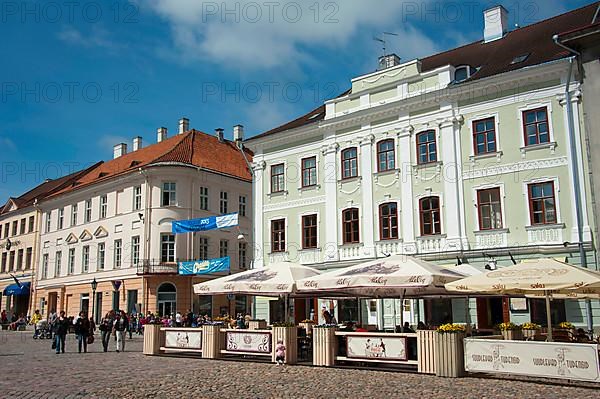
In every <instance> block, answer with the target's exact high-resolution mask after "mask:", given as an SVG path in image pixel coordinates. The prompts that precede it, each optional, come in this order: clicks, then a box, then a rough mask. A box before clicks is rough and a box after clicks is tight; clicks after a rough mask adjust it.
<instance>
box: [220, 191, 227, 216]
mask: <svg viewBox="0 0 600 399" xmlns="http://www.w3.org/2000/svg"><path fill="white" fill-rule="evenodd" d="M223 194H225V198H223ZM223 204H224V205H225V211H223V208H224V207H223ZM228 212H229V193H228V192H227V191H223V190H222V191H220V192H219V213H220V214H221V215H225V214H227V213H228Z"/></svg>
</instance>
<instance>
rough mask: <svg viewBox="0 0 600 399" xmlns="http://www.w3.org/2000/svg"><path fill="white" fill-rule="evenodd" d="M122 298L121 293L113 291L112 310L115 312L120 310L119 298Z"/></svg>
mask: <svg viewBox="0 0 600 399" xmlns="http://www.w3.org/2000/svg"><path fill="white" fill-rule="evenodd" d="M120 296H121V294H120V293H119V291H113V293H112V308H113V310H114V311H115V312H117V311H118V310H119V302H120V301H119V297H120Z"/></svg>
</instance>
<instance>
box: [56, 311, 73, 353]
mask: <svg viewBox="0 0 600 399" xmlns="http://www.w3.org/2000/svg"><path fill="white" fill-rule="evenodd" d="M52 327H53V329H54V343H55V345H56V354H57V355H58V354H59V353H61V352H62V353H65V338H66V337H67V332H68V331H69V319H67V318H66V317H65V312H64V311H61V312H60V314H59V316H58V317H57V318H56V320H55V321H54V323H53V324H52Z"/></svg>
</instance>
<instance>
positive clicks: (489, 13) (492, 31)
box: [483, 6, 508, 43]
mask: <svg viewBox="0 0 600 399" xmlns="http://www.w3.org/2000/svg"><path fill="white" fill-rule="evenodd" d="M483 21H484V24H485V28H484V30H483V41H484V43H488V42H491V41H493V40H497V39H502V37H503V36H504V35H505V34H506V32H508V11H506V8H504V7H502V6H495V7H492V8H488V9H487V10H485V11H484V12H483Z"/></svg>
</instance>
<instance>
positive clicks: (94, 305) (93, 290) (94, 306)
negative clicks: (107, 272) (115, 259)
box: [91, 277, 98, 321]
mask: <svg viewBox="0 0 600 399" xmlns="http://www.w3.org/2000/svg"><path fill="white" fill-rule="evenodd" d="M91 284H92V317H93V318H94V321H97V320H96V313H95V312H94V311H95V308H96V288H98V282H97V281H96V277H94V280H93V281H92V283H91Z"/></svg>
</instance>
